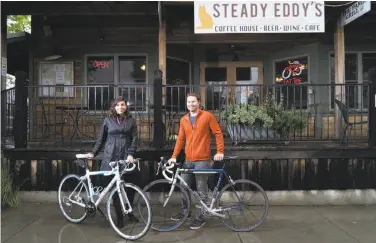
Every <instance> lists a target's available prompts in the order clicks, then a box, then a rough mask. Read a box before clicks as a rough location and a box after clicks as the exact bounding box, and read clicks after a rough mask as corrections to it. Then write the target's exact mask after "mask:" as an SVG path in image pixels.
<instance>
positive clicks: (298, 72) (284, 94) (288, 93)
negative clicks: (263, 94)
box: [275, 56, 309, 109]
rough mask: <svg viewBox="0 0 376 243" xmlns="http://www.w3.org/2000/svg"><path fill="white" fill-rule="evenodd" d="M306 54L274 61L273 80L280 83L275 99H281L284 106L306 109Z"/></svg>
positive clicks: (278, 100)
mask: <svg viewBox="0 0 376 243" xmlns="http://www.w3.org/2000/svg"><path fill="white" fill-rule="evenodd" d="M308 68H309V66H308V56H304V57H298V58H291V59H285V60H282V61H277V62H275V77H276V80H275V82H276V83H277V84H282V87H277V88H276V100H277V102H280V101H281V100H283V105H284V106H285V108H287V109H290V108H297V109H306V108H307V105H308V87H307V86H303V85H299V84H303V83H308Z"/></svg>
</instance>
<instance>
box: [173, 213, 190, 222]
mask: <svg viewBox="0 0 376 243" xmlns="http://www.w3.org/2000/svg"><path fill="white" fill-rule="evenodd" d="M184 216H185V214H183V213H178V214H177V215H175V216H172V217H171V220H173V221H180V220H182V219H183V218H184ZM187 219H191V213H189V214H188V217H187Z"/></svg>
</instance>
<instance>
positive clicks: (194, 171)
mask: <svg viewBox="0 0 376 243" xmlns="http://www.w3.org/2000/svg"><path fill="white" fill-rule="evenodd" d="M180 173H185V174H220V176H219V178H218V181H217V185H216V186H215V188H214V191H213V196H212V199H211V203H210V207H208V206H207V205H206V204H205V203H204V202H203V201H202V199H201V198H200V196H199V195H198V193H197V192H195V191H193V190H192V189H191V187H190V186H189V185H188V184H187V182H185V181H184V179H183V178H182V177H181V176H180ZM223 175H224V176H225V177H226V178H227V180H228V181H229V183H230V184H231V187H232V189H233V190H234V192H235V195H236V197H237V198H238V199H239V196H238V193H237V192H236V190H235V188H234V186H233V182H234V181H233V180H232V179H231V176H229V175H228V174H227V172H226V171H225V169H224V165H223V167H222V169H180V168H178V169H177V170H176V172H175V175H174V178H173V181H172V186H171V189H170V192H169V194H168V196H167V198H166V201H165V203H164V205H163V207H165V206H166V205H167V202H168V201H169V199H170V197H171V195H172V193H173V191H174V189H175V185H176V182H177V180H179V182H180V183H182V184H183V185H184V187H185V188H187V189H188V191H189V192H190V193H192V194H193V195H194V196H195V198H196V199H197V200H198V201H199V203H200V204H201V206H202V207H204V208H205V209H206V210H207V211H208V212H210V213H212V214H213V215H215V216H218V217H222V218H224V217H225V215H223V214H219V213H218V212H222V211H224V210H225V209H222V208H220V209H214V208H213V207H214V203H215V201H216V200H217V196H218V191H219V185H220V184H221V182H222V179H223Z"/></svg>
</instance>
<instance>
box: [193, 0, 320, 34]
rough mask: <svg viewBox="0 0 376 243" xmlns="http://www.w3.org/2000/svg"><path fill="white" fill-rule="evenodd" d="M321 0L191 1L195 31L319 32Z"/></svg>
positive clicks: (208, 32) (198, 32) (217, 32)
mask: <svg viewBox="0 0 376 243" xmlns="http://www.w3.org/2000/svg"><path fill="white" fill-rule="evenodd" d="M324 10H325V7H324V2H323V1H314V2H313V1H310V2H306V1H296V2H282V1H278V2H277V1H275V2H265V1H264V2H257V1H242V2H237V1H234V2H232V1H228V2H201V1H195V2H194V22H195V23H194V28H195V34H219V33H323V32H325V12H324Z"/></svg>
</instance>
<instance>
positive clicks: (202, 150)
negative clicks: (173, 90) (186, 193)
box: [168, 93, 224, 229]
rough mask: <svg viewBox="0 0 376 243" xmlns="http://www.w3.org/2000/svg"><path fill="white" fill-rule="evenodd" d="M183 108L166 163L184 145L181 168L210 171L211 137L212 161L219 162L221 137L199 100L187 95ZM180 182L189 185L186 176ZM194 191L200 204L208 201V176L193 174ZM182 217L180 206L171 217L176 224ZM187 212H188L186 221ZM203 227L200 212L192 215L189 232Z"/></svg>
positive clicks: (183, 206)
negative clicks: (212, 143) (212, 145)
mask: <svg viewBox="0 0 376 243" xmlns="http://www.w3.org/2000/svg"><path fill="white" fill-rule="evenodd" d="M187 108H188V110H189V113H188V114H187V115H185V116H183V117H182V118H181V119H180V128H179V135H178V138H177V141H176V145H175V148H174V153H173V155H172V156H171V159H169V161H168V162H169V163H175V162H176V157H178V155H179V153H180V151H181V150H182V148H183V145H184V143H185V157H186V161H185V163H184V168H186V169H209V168H211V165H212V161H211V159H210V158H211V150H210V140H211V134H210V130H211V131H212V133H213V134H214V135H215V140H216V144H217V153H216V155H215V156H214V160H216V161H221V160H223V157H224V141H223V134H222V131H221V128H220V127H219V124H218V123H217V121H216V119H215V117H214V116H213V115H212V114H211V113H209V112H207V111H203V110H201V109H200V97H199V96H198V95H197V94H195V93H189V94H188V95H187ZM182 177H183V179H184V180H185V181H186V182H187V183H188V185H190V184H191V179H192V178H191V177H192V175H190V174H182ZM196 187H197V191H198V193H199V195H200V197H201V198H202V200H203V202H205V203H207V199H208V174H196ZM185 214H186V203H185V202H182V212H181V213H179V214H178V215H176V216H175V217H172V218H171V219H172V220H180V219H181V218H182V217H183V216H184V215H185ZM190 214H191V212H189V216H188V217H190ZM204 224H205V220H204V218H203V216H202V214H201V210H200V212H199V213H197V215H196V220H195V222H194V223H193V224H192V225H191V226H190V228H191V229H199V228H201V227H202V226H203V225H204Z"/></svg>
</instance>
